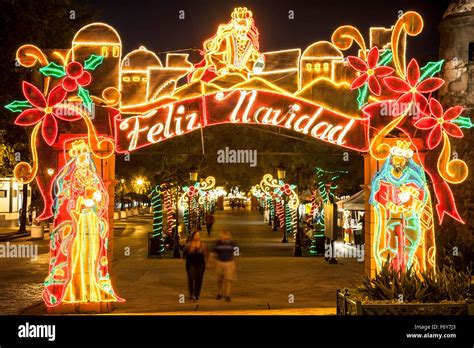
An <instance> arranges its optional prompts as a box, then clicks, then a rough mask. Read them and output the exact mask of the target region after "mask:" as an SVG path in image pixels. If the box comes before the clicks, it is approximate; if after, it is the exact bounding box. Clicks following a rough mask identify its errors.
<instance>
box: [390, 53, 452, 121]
mask: <svg viewBox="0 0 474 348" xmlns="http://www.w3.org/2000/svg"><path fill="white" fill-rule="evenodd" d="M383 82H384V83H385V85H386V86H387V87H388V88H389V89H390V90H392V91H393V92H396V93H401V95H400V97H398V99H397V102H396V104H395V105H394V108H395V113H394V115H395V116H398V115H401V114H404V113H405V112H406V111H407V110H408V109H409V108H410V107H411V105H412V104H413V103H414V104H415V106H416V109H417V110H418V111H419V112H420V113H422V114H426V111H427V110H426V109H427V107H428V100H427V99H426V97H425V96H424V95H423V94H422V93H431V92H434V91H436V90H437V89H439V88H440V87H441V86H442V85H443V84H444V80H443V79H440V78H438V77H430V78H427V79H425V80H423V81H420V67H419V65H418V63H417V61H416V60H415V59H412V60H411V61H410V63H409V64H408V66H407V76H406V79H401V78H399V77H392V76H388V77H385V78H384V79H383Z"/></svg>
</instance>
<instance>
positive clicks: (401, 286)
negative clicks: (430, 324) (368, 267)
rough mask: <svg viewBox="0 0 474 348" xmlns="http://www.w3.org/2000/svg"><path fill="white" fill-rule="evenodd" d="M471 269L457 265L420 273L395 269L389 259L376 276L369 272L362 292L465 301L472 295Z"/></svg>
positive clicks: (375, 295) (385, 296)
mask: <svg viewBox="0 0 474 348" xmlns="http://www.w3.org/2000/svg"><path fill="white" fill-rule="evenodd" d="M470 286H471V270H470V269H467V270H466V271H458V270H456V268H455V267H454V266H453V265H446V266H443V267H442V268H441V269H438V270H437V272H436V274H434V272H426V273H422V274H419V275H417V274H416V272H414V270H413V269H412V268H410V269H408V270H407V271H401V270H395V269H393V267H392V266H391V263H390V262H389V261H387V262H386V263H385V264H384V265H383V266H382V269H381V270H380V272H379V273H378V274H377V275H376V276H375V278H370V277H368V276H367V275H365V276H364V277H363V279H362V288H361V289H360V291H362V292H363V293H365V294H366V295H367V296H368V297H369V299H371V300H399V299H400V295H402V296H403V297H402V299H403V302H442V301H454V302H458V301H464V300H467V299H469V298H470Z"/></svg>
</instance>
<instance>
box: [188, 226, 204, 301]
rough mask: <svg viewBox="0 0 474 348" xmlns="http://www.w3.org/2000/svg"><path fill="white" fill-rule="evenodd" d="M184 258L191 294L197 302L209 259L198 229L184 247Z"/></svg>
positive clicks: (192, 298)
mask: <svg viewBox="0 0 474 348" xmlns="http://www.w3.org/2000/svg"><path fill="white" fill-rule="evenodd" d="M183 258H184V259H185V260H186V273H187V274H188V289H189V296H190V298H191V300H192V301H193V302H195V301H197V300H199V296H200V295H201V287H202V280H203V278H204V271H205V270H206V262H207V259H208V252H207V247H206V245H205V244H204V242H203V241H201V237H200V235H199V232H197V231H196V232H194V234H193V235H192V237H191V239H190V241H189V242H188V244H187V245H186V247H185V249H184V252H183Z"/></svg>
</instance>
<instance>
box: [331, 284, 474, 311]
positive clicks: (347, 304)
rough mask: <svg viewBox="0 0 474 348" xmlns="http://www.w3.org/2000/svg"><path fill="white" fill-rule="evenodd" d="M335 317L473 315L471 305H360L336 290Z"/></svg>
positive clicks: (345, 291) (473, 309) (346, 290)
mask: <svg viewBox="0 0 474 348" xmlns="http://www.w3.org/2000/svg"><path fill="white" fill-rule="evenodd" d="M336 313H337V315H473V314H474V304H473V303H469V302H468V303H367V304H365V303H362V302H361V301H360V300H353V299H351V298H350V293H349V290H348V289H344V291H341V290H340V289H337V290H336Z"/></svg>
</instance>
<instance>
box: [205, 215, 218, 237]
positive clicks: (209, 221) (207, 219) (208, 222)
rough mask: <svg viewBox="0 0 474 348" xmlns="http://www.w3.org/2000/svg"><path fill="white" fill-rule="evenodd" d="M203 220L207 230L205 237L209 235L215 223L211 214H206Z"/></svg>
mask: <svg viewBox="0 0 474 348" xmlns="http://www.w3.org/2000/svg"><path fill="white" fill-rule="evenodd" d="M204 220H205V222H206V229H207V235H208V236H210V235H211V230H212V226H213V225H214V222H215V221H216V219H215V217H214V214H213V213H212V212H208V213H206V216H205V217H204Z"/></svg>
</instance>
